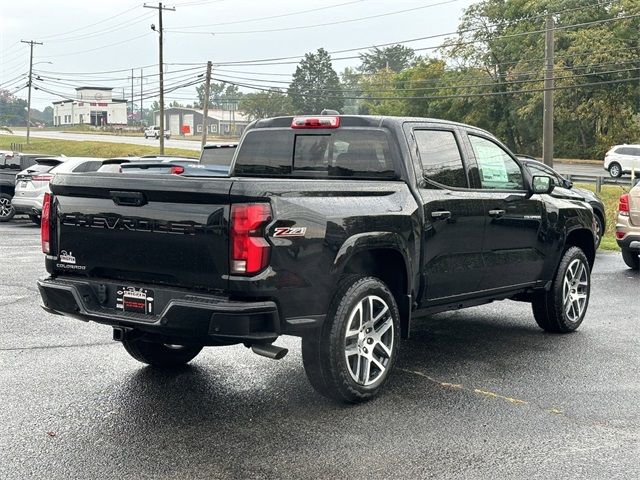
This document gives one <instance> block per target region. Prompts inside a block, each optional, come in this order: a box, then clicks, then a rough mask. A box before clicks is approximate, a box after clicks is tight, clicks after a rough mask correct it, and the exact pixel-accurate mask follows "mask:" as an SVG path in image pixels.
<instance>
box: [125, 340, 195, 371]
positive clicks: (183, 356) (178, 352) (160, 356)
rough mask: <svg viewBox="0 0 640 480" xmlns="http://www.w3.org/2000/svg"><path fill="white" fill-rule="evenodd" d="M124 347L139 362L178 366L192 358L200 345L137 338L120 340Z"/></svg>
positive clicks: (158, 365)
mask: <svg viewBox="0 0 640 480" xmlns="http://www.w3.org/2000/svg"><path fill="white" fill-rule="evenodd" d="M122 344H123V345H124V349H125V350H126V351H127V353H128V354H129V355H131V356H132V357H133V358H135V359H136V360H138V361H139V362H142V363H146V364H149V365H153V366H156V367H179V366H181V365H184V364H186V363H189V362H190V361H191V360H193V359H194V358H195V357H196V355H198V354H199V353H200V351H201V350H202V347H192V346H187V345H165V344H164V343H152V342H145V341H143V340H140V339H138V338H136V339H129V338H124V339H123V340H122Z"/></svg>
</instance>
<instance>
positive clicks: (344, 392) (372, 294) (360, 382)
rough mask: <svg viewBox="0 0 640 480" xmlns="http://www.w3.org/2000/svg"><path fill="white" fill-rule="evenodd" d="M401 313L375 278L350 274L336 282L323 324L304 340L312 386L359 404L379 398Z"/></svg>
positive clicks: (396, 340) (395, 347)
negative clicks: (377, 396)
mask: <svg viewBox="0 0 640 480" xmlns="http://www.w3.org/2000/svg"><path fill="white" fill-rule="evenodd" d="M399 336H400V314H399V313H398V307H397V306H396V302H395V299H394V298H393V295H392V294H391V292H390V291H389V289H388V288H387V287H386V285H385V284H384V283H383V282H382V281H380V280H379V279H377V278H374V277H365V276H362V275H349V276H347V277H345V278H343V279H342V281H341V282H340V283H339V284H338V288H337V290H336V293H335V295H334V297H333V299H332V301H331V305H330V307H329V311H328V314H327V318H326V320H325V324H324V326H323V328H322V330H321V331H320V332H318V333H317V334H316V335H308V336H305V337H303V339H302V360H303V364H304V368H305V371H306V373H307V377H308V378H309V381H310V382H311V385H313V387H314V388H315V389H316V390H317V391H318V392H319V393H321V394H322V395H324V396H326V397H329V398H331V399H334V400H338V401H342V402H348V403H358V402H363V401H366V400H369V399H371V398H373V397H375V396H376V395H377V394H378V392H379V391H380V390H381V389H382V387H383V386H384V384H385V383H386V382H387V380H388V378H389V375H390V373H391V370H392V369H393V366H394V364H395V361H396V358H397V356H398V348H399Z"/></svg>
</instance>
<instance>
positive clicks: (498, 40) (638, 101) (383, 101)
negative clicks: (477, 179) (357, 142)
mask: <svg viewBox="0 0 640 480" xmlns="http://www.w3.org/2000/svg"><path fill="white" fill-rule="evenodd" d="M585 5H586V6H585ZM578 7H580V8H578ZM547 12H560V13H557V14H556V15H554V18H555V20H556V24H557V25H558V26H566V25H575V24H581V23H588V22H593V21H597V20H609V19H616V20H615V21H612V22H607V23H595V24H592V25H588V26H581V27H575V28H566V29H565V28H561V29H557V30H556V32H555V64H554V72H555V73H554V78H555V80H554V81H555V86H556V87H557V89H556V90H555V91H554V109H555V112H554V113H555V114H554V118H555V151H554V153H555V156H557V157H572V158H603V156H604V153H605V151H606V150H607V149H608V148H609V147H610V146H611V145H613V144H618V143H638V142H640V115H639V111H638V109H639V108H640V81H639V80H638V79H637V78H638V77H639V76H640V59H639V58H638V52H639V51H640V38H639V37H638V35H637V32H638V30H640V18H625V19H620V17H625V16H629V15H634V14H639V13H640V2H638V1H637V0H620V1H619V2H615V3H613V4H611V3H610V2H600V1H597V0H592V1H591V4H589V3H588V2H585V1H584V0H539V1H533V0H483V1H480V2H479V3H475V4H473V5H471V6H470V7H469V8H468V9H467V10H466V11H465V14H464V15H463V17H462V19H461V21H460V24H459V27H458V34H457V35H455V36H454V37H452V38H450V39H448V40H447V41H446V42H445V45H444V46H443V48H442V49H441V50H440V51H439V57H440V58H441V59H429V58H417V59H413V60H412V61H411V65H410V66H406V65H405V66H403V68H401V69H396V68H395V66H394V68H386V63H385V64H384V65H382V64H380V61H381V60H380V58H384V55H383V53H384V50H386V49H382V50H377V51H376V50H374V51H373V52H371V53H370V54H368V55H369V56H366V55H367V54H365V55H363V56H362V58H363V64H362V65H361V66H360V68H359V69H358V70H359V71H360V72H362V74H361V75H359V76H358V75H357V74H354V72H353V71H346V70H345V72H344V73H343V75H342V77H343V85H344V88H345V91H347V92H348V94H347V95H345V97H347V99H346V101H347V102H349V103H348V106H349V109H350V111H351V112H353V113H356V112H357V113H373V114H381V115H411V116H421V117H436V118H443V119H447V120H453V121H460V122H464V123H469V124H472V125H476V126H478V127H481V128H485V129H487V130H489V131H491V132H493V133H495V134H496V135H497V136H498V137H500V138H501V139H502V140H503V141H504V142H505V143H507V145H508V146H509V147H510V148H512V149H513V150H514V151H516V152H519V153H529V154H534V155H540V154H541V153H542V114H543V93H542V91H541V90H542V88H543V73H544V28H545V16H546V14H547ZM528 32H536V33H528ZM389 48H391V47H389ZM389 66H390V67H391V64H389ZM620 80H623V81H622V82H619V81H620ZM612 81H617V83H614V82H612ZM349 97H356V98H357V100H356V99H349Z"/></svg>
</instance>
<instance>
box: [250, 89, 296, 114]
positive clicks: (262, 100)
mask: <svg viewBox="0 0 640 480" xmlns="http://www.w3.org/2000/svg"><path fill="white" fill-rule="evenodd" d="M240 110H242V111H243V112H244V113H245V114H246V115H247V116H248V117H249V118H250V119H251V120H256V119H258V118H267V117H277V116H280V115H288V114H291V113H292V112H293V106H292V105H291V100H290V99H289V97H287V96H286V95H285V94H283V93H281V92H279V91H277V90H270V91H268V92H257V93H248V94H246V95H244V96H243V97H242V100H240Z"/></svg>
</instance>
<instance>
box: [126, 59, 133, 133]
mask: <svg viewBox="0 0 640 480" xmlns="http://www.w3.org/2000/svg"><path fill="white" fill-rule="evenodd" d="M128 124H129V120H127V125H128ZM131 125H133V68H132V69H131Z"/></svg>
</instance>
